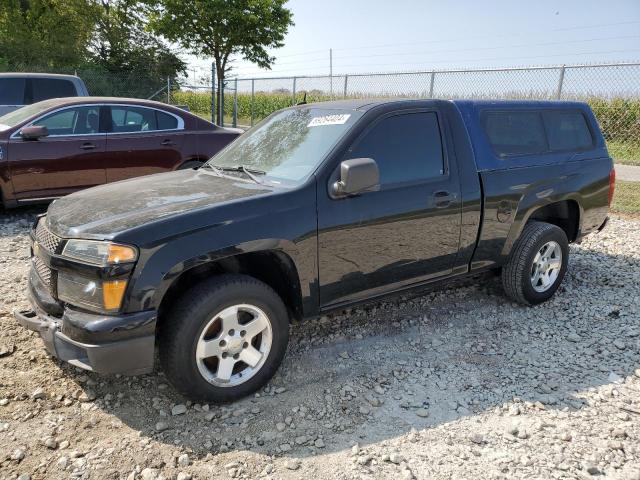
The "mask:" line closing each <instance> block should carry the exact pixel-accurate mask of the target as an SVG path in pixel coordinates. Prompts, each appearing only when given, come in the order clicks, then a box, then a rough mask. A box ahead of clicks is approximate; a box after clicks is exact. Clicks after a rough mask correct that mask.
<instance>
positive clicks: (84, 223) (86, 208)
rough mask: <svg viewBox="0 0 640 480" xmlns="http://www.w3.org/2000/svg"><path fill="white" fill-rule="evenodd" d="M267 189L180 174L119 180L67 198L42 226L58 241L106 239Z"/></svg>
mask: <svg viewBox="0 0 640 480" xmlns="http://www.w3.org/2000/svg"><path fill="white" fill-rule="evenodd" d="M271 191H272V188H270V187H268V186H263V185H257V184H255V183H248V182H244V181H242V180H240V179H234V178H230V177H227V176H218V175H216V174H215V173H212V172H209V171H205V170H199V171H198V170H181V171H177V172H168V173H160V174H156V175H149V176H146V177H139V178H134V179H131V180H124V181H122V182H116V183H110V184H107V185H102V186H99V187H94V188H90V189H87V190H83V191H81V192H77V193H73V194H71V195H68V196H66V197H63V198H60V199H58V200H56V201H55V202H53V203H52V204H51V206H50V207H49V210H48V213H47V223H48V226H49V228H50V229H51V231H52V232H53V233H55V234H56V235H59V236H61V237H67V238H70V237H76V238H111V237H113V236H114V235H115V234H117V233H120V232H122V231H125V230H128V229H130V228H135V227H138V226H141V225H144V224H147V223H150V222H153V221H156V220H160V219H164V218H167V217H170V216H173V215H178V214H180V213H183V212H186V211H191V210H196V209H201V208H206V207H211V206H215V205H219V204H222V203H226V202H231V201H235V200H239V199H243V198H247V197H252V196H256V195H262V194H265V193H269V192H271Z"/></svg>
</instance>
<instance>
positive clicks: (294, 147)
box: [207, 107, 362, 183]
mask: <svg viewBox="0 0 640 480" xmlns="http://www.w3.org/2000/svg"><path fill="white" fill-rule="evenodd" d="M361 116H362V113H361V112H356V111H353V110H331V109H326V108H320V107H301V108H296V109H292V110H285V111H282V112H278V113H275V114H274V115H272V116H270V117H269V118H267V119H266V120H265V121H264V122H263V123H261V124H260V125H258V126H256V127H255V128H253V129H251V130H249V131H248V132H247V133H245V134H243V135H241V136H240V137H239V138H238V139H237V140H236V141H234V142H232V143H231V144H230V145H229V146H228V147H227V148H225V149H224V150H222V151H221V152H220V153H218V154H217V155H216V156H214V157H213V158H212V159H211V160H209V162H207V163H208V164H209V165H211V166H214V167H220V168H230V167H244V168H245V169H247V170H251V171H255V172H260V174H262V175H264V177H263V178H266V180H267V181H271V182H273V183H299V182H301V181H302V180H303V179H304V178H306V177H307V176H309V175H310V174H311V173H312V172H313V171H314V170H315V169H316V167H317V166H318V165H319V164H320V162H322V160H323V159H324V157H325V156H326V155H327V153H329V151H330V150H331V148H332V147H333V146H334V145H335V144H336V143H337V141H338V140H339V139H340V138H341V137H342V136H343V135H344V134H345V133H346V132H347V131H348V130H349V129H350V128H351V126H352V125H353V124H354V123H355V121H356V120H357V119H358V118H360V117H361Z"/></svg>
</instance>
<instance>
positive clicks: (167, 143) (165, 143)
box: [161, 138, 173, 147]
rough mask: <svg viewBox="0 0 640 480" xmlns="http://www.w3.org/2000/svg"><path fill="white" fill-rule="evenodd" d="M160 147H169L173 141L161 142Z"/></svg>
mask: <svg viewBox="0 0 640 480" xmlns="http://www.w3.org/2000/svg"><path fill="white" fill-rule="evenodd" d="M161 145H163V146H165V147H170V146H171V145H173V140H169V139H168V138H167V139H166V140H163V141H162V143H161Z"/></svg>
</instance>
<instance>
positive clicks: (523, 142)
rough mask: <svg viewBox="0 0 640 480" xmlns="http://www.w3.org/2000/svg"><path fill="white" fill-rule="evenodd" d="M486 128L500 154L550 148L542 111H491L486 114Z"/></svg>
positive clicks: (523, 152)
mask: <svg viewBox="0 0 640 480" xmlns="http://www.w3.org/2000/svg"><path fill="white" fill-rule="evenodd" d="M484 130H485V132H486V133H487V136H488V137H489V141H490V142H491V145H493V148H494V150H495V151H496V153H497V154H498V155H500V156H507V155H525V154H531V153H543V152H546V151H548V150H549V147H548V145H547V138H546V135H545V131H544V124H543V123H542V115H541V114H540V112H526V111H519V112H489V113H487V114H486V115H485V116H484Z"/></svg>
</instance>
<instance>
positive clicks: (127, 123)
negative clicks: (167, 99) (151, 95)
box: [111, 106, 158, 133]
mask: <svg viewBox="0 0 640 480" xmlns="http://www.w3.org/2000/svg"><path fill="white" fill-rule="evenodd" d="M157 129H158V127H157V122H156V113H155V110H152V109H150V108H142V107H133V106H131V107H123V106H112V107H111V131H112V132H113V133H132V132H149V131H152V130H157Z"/></svg>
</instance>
